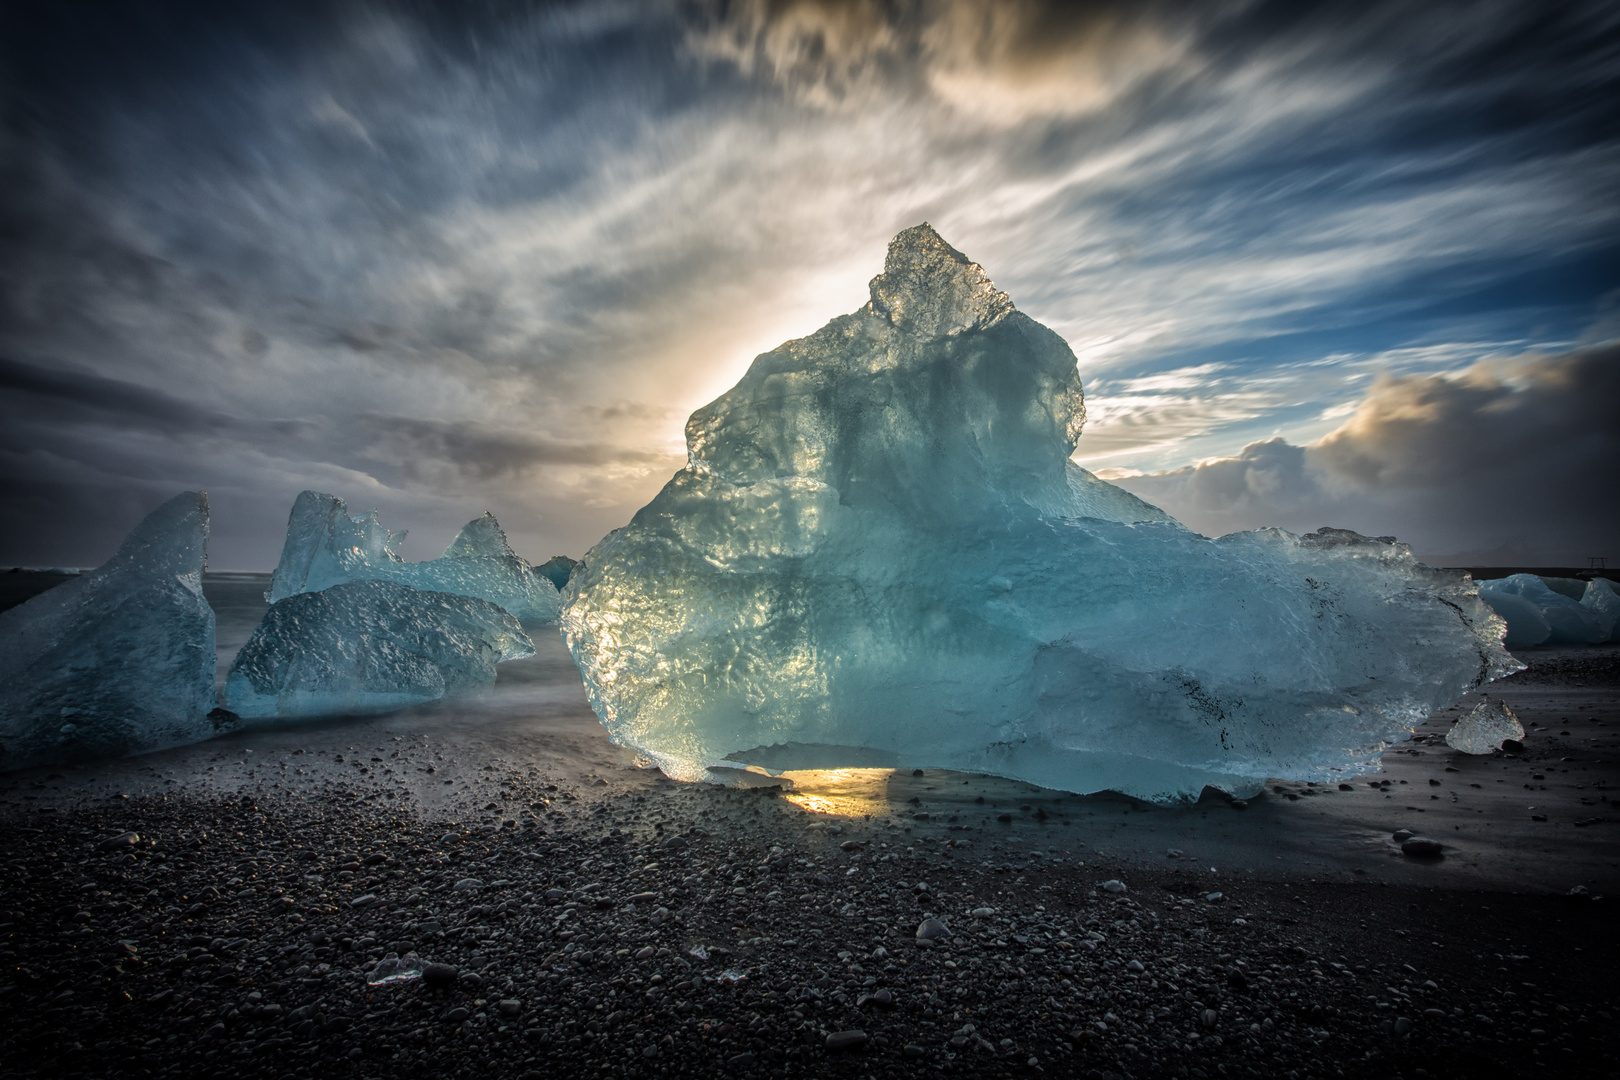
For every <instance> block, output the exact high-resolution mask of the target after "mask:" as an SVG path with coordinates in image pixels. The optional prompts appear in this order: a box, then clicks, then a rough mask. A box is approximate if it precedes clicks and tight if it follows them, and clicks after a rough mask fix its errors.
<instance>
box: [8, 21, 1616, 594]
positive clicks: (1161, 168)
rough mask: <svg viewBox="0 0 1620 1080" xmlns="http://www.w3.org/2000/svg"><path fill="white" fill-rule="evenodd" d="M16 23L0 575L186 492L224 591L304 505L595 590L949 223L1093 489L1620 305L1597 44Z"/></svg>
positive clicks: (1578, 32)
mask: <svg viewBox="0 0 1620 1080" xmlns="http://www.w3.org/2000/svg"><path fill="white" fill-rule="evenodd" d="M0 18H3V19H4V20H6V21H5V22H4V24H3V27H0V49H4V50H5V52H6V55H5V58H4V62H3V63H0V93H3V94H4V98H5V106H6V107H5V109H4V110H3V111H0V182H3V183H4V185H5V189H6V191H7V198H6V199H5V200H0V353H3V355H5V356H7V357H8V358H9V362H8V365H7V367H6V368H5V371H4V377H5V378H6V379H7V380H11V381H8V382H7V384H6V385H5V386H3V387H0V395H3V400H0V408H3V409H4V410H5V413H4V415H5V416H6V417H7V420H8V427H7V431H6V433H5V435H4V437H3V439H0V458H3V460H0V469H3V475H4V476H5V477H6V478H7V479H6V488H5V490H4V491H0V519H3V520H5V521H6V522H7V524H8V528H7V532H6V537H5V543H3V544H0V560H3V559H18V560H20V559H23V558H24V555H23V553H22V551H21V550H20V549H19V548H15V545H16V544H17V543H19V542H18V541H17V540H15V539H14V538H15V537H17V536H20V535H25V533H26V534H27V535H36V536H37V535H39V534H38V533H37V530H36V531H35V532H33V533H28V532H27V531H26V530H24V531H23V532H19V531H18V530H15V529H13V528H11V527H10V523H11V522H13V521H23V520H30V519H34V518H37V517H38V516H39V515H40V514H42V513H45V514H49V513H50V512H51V510H52V507H53V505H54V507H55V509H56V510H58V511H59V514H57V515H56V519H59V520H60V521H62V522H64V523H65V524H63V526H62V529H63V530H64V531H63V532H62V533H61V535H62V536H67V537H71V538H72V539H73V543H75V544H78V545H79V548H77V549H75V550H82V551H89V550H90V549H92V548H96V546H97V544H99V545H100V550H101V551H102V553H103V554H104V553H105V551H106V550H110V546H111V544H113V543H115V542H116V539H117V536H118V535H119V534H121V532H122V531H123V529H125V528H127V527H128V525H129V524H130V523H131V522H130V521H129V520H128V518H129V515H130V514H132V513H134V509H133V508H134V506H135V504H136V503H142V500H148V501H154V502H155V501H161V499H158V498H157V496H159V495H161V494H163V493H164V491H163V489H165V488H171V487H172V488H173V489H174V490H179V489H180V488H183V487H195V486H209V487H210V491H211V493H213V494H214V495H215V499H214V505H215V508H216V529H215V547H216V551H219V552H224V553H226V554H225V556H224V561H225V562H226V563H228V564H230V565H236V566H249V565H265V564H268V563H269V562H271V561H273V559H274V556H275V551H276V549H277V548H278V547H279V535H278V531H279V522H278V519H281V518H284V515H285V505H286V504H287V503H290V500H291V498H292V496H293V495H295V494H296V492H297V490H298V489H299V488H301V487H305V486H313V487H320V488H324V489H326V490H331V491H334V492H336V493H337V494H340V495H344V496H346V497H348V498H350V500H351V502H352V503H354V504H355V505H357V506H359V505H368V504H370V503H375V504H376V505H378V506H379V507H382V508H384V509H386V510H387V511H388V514H389V519H390V520H391V521H392V522H394V523H395V524H396V525H408V526H410V527H411V528H412V529H413V530H415V535H416V536H417V537H420V536H422V535H423V534H426V536H427V537H428V538H430V539H431V538H434V537H436V536H438V535H440V534H443V535H445V536H446V538H448V535H449V534H450V533H453V531H454V528H455V527H457V526H459V524H460V523H461V522H463V521H465V520H467V518H468V517H471V516H473V515H474V514H476V513H477V512H480V511H482V510H483V509H485V508H490V509H494V510H495V511H496V512H497V513H498V514H499V515H500V516H501V518H502V520H503V522H507V524H508V528H509V531H511V532H512V533H513V536H514V540H515V541H516V542H518V543H519V544H520V546H522V545H523V544H525V543H527V544H531V545H533V546H534V547H536V548H538V549H541V550H548V549H555V550H570V551H573V552H574V553H575V554H578V553H579V552H580V551H581V550H582V549H583V548H584V546H586V545H587V544H589V543H590V542H591V541H592V540H594V539H595V538H596V537H597V536H600V535H601V534H602V533H603V532H605V531H606V530H607V529H608V528H611V527H613V526H614V525H616V524H619V523H621V522H622V521H623V520H625V519H627V518H628V517H629V516H630V514H631V513H633V511H634V510H635V508H636V507H637V506H639V505H640V504H641V503H642V502H644V501H645V499H646V498H647V497H649V496H650V494H651V492H652V491H653V490H655V489H656V488H657V486H658V485H659V484H661V483H662V482H663V480H664V479H665V478H667V476H668V473H669V471H670V470H671V469H673V468H674V467H676V466H677V465H678V464H679V462H680V450H681V443H680V438H681V420H682V418H683V417H684V416H685V414H686V413H687V412H689V411H690V410H691V409H692V408H694V407H696V406H698V405H700V404H702V403H703V402H704V401H706V400H707V399H709V398H712V397H713V396H714V395H716V394H718V393H719V392H721V391H723V390H724V389H725V388H726V387H727V386H728V385H730V383H731V382H732V381H734V380H735V378H736V377H737V376H738V375H739V374H740V373H741V371H742V370H743V368H744V366H745V365H746V363H747V361H748V359H749V358H750V357H751V355H752V354H753V353H755V352H758V351H761V350H763V349H766V348H770V347H773V346H775V345H776V344H778V343H779V342H780V341H782V340H784V339H786V338H788V337H793V336H799V335H802V334H804V333H807V332H809V331H811V330H813V329H814V328H816V327H817V326H819V325H821V324H822V323H823V322H824V321H825V320H826V319H827V318H829V317H831V316H833V315H835V314H838V313H841V312H844V311H849V310H852V309H854V308H855V307H857V306H858V305H859V304H860V303H861V302H862V301H863V300H864V285H865V282H866V279H867V278H869V277H870V276H871V275H872V274H873V273H874V272H876V270H877V269H878V268H879V266H880V264H881V259H882V254H883V245H884V243H885V241H886V240H887V238H888V237H889V236H890V235H892V234H893V233H894V232H896V231H898V230H899V229H900V228H902V227H905V226H908V225H912V224H915V223H916V222H917V221H919V220H922V219H924V218H927V219H930V220H932V221H933V222H934V224H935V225H936V226H938V227H940V228H941V229H942V230H943V232H944V233H945V235H946V236H947V238H948V239H950V240H951V241H952V242H953V243H955V244H956V245H957V246H958V247H960V248H961V249H963V250H965V251H967V252H968V253H969V254H970V255H971V256H972V257H974V258H976V259H978V260H979V261H981V262H982V263H984V264H985V265H986V267H987V268H988V269H989V270H990V272H991V274H992V275H993V276H994V277H995V279H996V280H997V283H998V284H999V285H1001V286H1002V287H1003V288H1006V289H1008V290H1009V291H1010V292H1011V293H1012V295H1013V297H1014V299H1015V300H1016V301H1017V302H1018V303H1019V305H1020V306H1021V307H1022V308H1023V309H1024V310H1026V311H1028V312H1029V313H1030V314H1032V315H1033V316H1035V317H1036V318H1039V319H1041V320H1042V321H1045V322H1048V323H1049V324H1051V325H1052V326H1053V327H1054V328H1055V329H1057V330H1058V331H1059V332H1060V333H1061V334H1063V335H1064V336H1065V337H1066V338H1067V339H1068V340H1069V341H1070V343H1071V344H1072V345H1073V346H1074V348H1075V350H1076V352H1077V354H1078V355H1079V357H1080V359H1081V364H1082V375H1083V376H1084V377H1085V379H1086V381H1087V389H1088V405H1089V406H1090V410H1091V415H1092V417H1093V419H1092V423H1091V427H1090V428H1089V429H1088V432H1087V435H1086V438H1085V440H1084V441H1083V442H1082V448H1081V452H1082V454H1083V455H1089V456H1088V457H1087V459H1086V460H1087V462H1088V464H1091V465H1093V466H1094V467H1099V468H1101V467H1107V466H1113V467H1116V468H1125V469H1138V470H1150V471H1163V470H1165V469H1167V468H1170V467H1172V466H1178V465H1182V464H1184V463H1186V462H1188V461H1191V460H1195V459H1198V458H1217V457H1223V456H1230V455H1232V454H1233V452H1234V449H1235V448H1236V447H1239V446H1242V445H1243V444H1244V443H1246V442H1247V443H1262V442H1264V441H1265V440H1266V438H1267V437H1269V436H1270V435H1271V434H1273V433H1280V434H1281V435H1282V436H1284V437H1285V440H1286V442H1287V444H1288V445H1290V446H1295V447H1300V446H1304V445H1305V444H1313V443H1314V440H1316V439H1317V438H1318V437H1319V436H1321V435H1322V434H1323V433H1325V432H1326V431H1328V430H1330V429H1331V428H1333V427H1334V426H1335V425H1337V424H1338V423H1340V422H1341V421H1342V420H1343V419H1344V417H1345V416H1346V415H1348V411H1349V410H1350V409H1351V408H1352V407H1353V406H1354V404H1355V403H1356V402H1357V401H1360V400H1361V399H1363V398H1364V397H1366V396H1367V395H1368V394H1369V392H1370V390H1371V387H1372V385H1373V382H1374V381H1375V380H1376V378H1377V377H1378V375H1379V373H1380V372H1387V373H1393V374H1396V375H1403V374H1404V375H1410V376H1425V375H1430V374H1434V373H1436V372H1447V371H1449V372H1455V371H1460V370H1463V369H1465V368H1468V367H1469V366H1470V365H1472V364H1474V363H1476V362H1477V361H1479V360H1480V359H1481V358H1482V357H1486V356H1500V355H1515V354H1519V353H1523V352H1525V351H1526V350H1527V349H1529V348H1531V347H1535V346H1542V347H1544V348H1545V350H1546V351H1549V352H1558V351H1562V350H1566V349H1568V348H1569V346H1570V345H1571V344H1572V343H1573V342H1574V341H1575V340H1576V339H1577V338H1578V337H1579V336H1580V335H1581V334H1582V333H1583V332H1584V331H1586V330H1587V329H1588V328H1590V327H1592V326H1594V325H1597V322H1598V320H1600V319H1601V318H1602V315H1601V310H1602V308H1603V305H1604V303H1606V301H1604V299H1603V298H1604V296H1605V294H1609V293H1613V292H1615V290H1620V275H1617V273H1616V271H1615V270H1614V266H1615V265H1616V259H1615V255H1616V252H1617V251H1620V209H1617V207H1616V203H1615V200H1614V199H1613V196H1612V192H1613V191H1614V190H1615V189H1616V188H1617V187H1620V151H1617V146H1616V140H1615V136H1614V134H1613V133H1614V131H1615V130H1616V128H1617V127H1620V123H1617V121H1620V116H1617V110H1620V104H1617V102H1620V94H1616V93H1615V92H1614V90H1615V86H1616V67H1617V64H1620V61H1617V60H1616V56H1617V52H1616V27H1617V16H1616V14H1615V12H1614V10H1613V8H1612V6H1609V5H1604V4H1598V3H1590V4H1565V5H1525V4H1516V3H1515V4H1510V3H1484V4H1471V5H1421V6H1414V5H1409V4H1393V3H1391V4H1363V5H1299V4H1284V3H1276V4H1272V3H1229V4H1221V3H1198V4H1192V3H1181V4H1112V3H1082V4H1076V3H1063V4H1059V3H1036V2H1031V0H1008V2H1004V3H998V4H988V3H969V2H965V0H888V2H883V3H877V2H845V3H831V2H823V3H808V2H792V0H752V2H751V0H740V2H739V0H730V2H726V3H720V2H715V3H707V2H699V0H690V2H674V0H670V2H661V0H646V2H630V3H601V2H598V3H533V4H516V3H512V4H486V5H465V4H442V5H434V4H421V3H410V4H406V3H347V4H342V3H340V4H335V5H330V4H322V5H317V4H275V5H229V6H221V5H184V4H174V3H170V4H138V5H137V4H129V5H113V6H97V7H96V8H95V9H94V10H92V9H91V8H88V7H82V6H76V5H44V4H37V5H27V4H24V5H10V6H8V7H7V8H6V9H5V12H4V14H3V15H0ZM1611 306H1612V304H1611ZM53 379H55V380H56V381H52V380H53ZM1580 422H1586V421H1585V419H1582V420H1581V421H1580ZM1390 475H1391V476H1394V475H1395V474H1393V473H1391V474H1390ZM1380 482H1385V481H1380ZM1389 482H1394V481H1389ZM255 499H259V500H262V501H264V502H265V503H266V504H268V505H273V506H275V507H276V508H277V509H276V510H275V512H274V513H270V512H261V511H259V510H257V509H255V506H256V503H255ZM53 500H54V504H53ZM142 505H144V503H142ZM109 508H116V511H117V512H113V510H112V509H109ZM1313 524H1314V523H1313ZM92 536H93V537H98V538H99V539H97V540H95V541H94V542H92V541H91V540H90V539H89V538H91V537H92ZM435 542H436V541H435ZM7 544H10V545H13V548H14V550H10V551H9V553H8V549H7V547H6V545H7ZM429 547H431V545H429ZM92 557H93V556H92V555H88V554H84V555H75V556H74V558H76V559H82V560H88V559H91V558H92ZM27 558H29V559H30V560H32V561H53V560H52V558H51V557H49V556H45V555H40V556H34V555H29V556H27ZM65 560H66V556H63V559H62V560H57V561H65ZM218 562H220V559H218V558H216V563H218Z"/></svg>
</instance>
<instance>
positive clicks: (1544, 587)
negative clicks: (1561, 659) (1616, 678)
mask: <svg viewBox="0 0 1620 1080" xmlns="http://www.w3.org/2000/svg"><path fill="white" fill-rule="evenodd" d="M1479 595H1480V598H1481V599H1483V600H1484V601H1485V602H1486V603H1487V604H1489V605H1490V606H1491V608H1492V609H1493V610H1494V611H1495V612H1496V613H1497V614H1498V615H1500V616H1502V618H1504V619H1506V620H1507V637H1506V639H1505V640H1504V644H1506V645H1507V647H1508V648H1510V649H1527V648H1531V647H1532V646H1536V645H1543V644H1547V645H1551V644H1576V645H1595V644H1597V643H1599V642H1603V641H1616V640H1620V593H1617V592H1616V589H1615V584H1614V582H1612V581H1609V580H1608V579H1607V578H1594V579H1593V580H1591V581H1581V580H1579V579H1578V578H1544V577H1539V576H1537V575H1536V574H1513V575H1511V576H1509V577H1505V578H1491V579H1488V580H1486V581H1481V582H1480V583H1479Z"/></svg>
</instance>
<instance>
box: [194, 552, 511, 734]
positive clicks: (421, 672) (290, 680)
mask: <svg viewBox="0 0 1620 1080" xmlns="http://www.w3.org/2000/svg"><path fill="white" fill-rule="evenodd" d="M532 655H534V643H533V642H531V641H530V640H529V639H528V637H527V636H525V635H524V633H523V628H522V627H521V626H520V625H518V621H517V619H515V618H514V617H513V616H512V614H511V613H510V612H508V611H506V610H504V609H502V608H500V607H498V606H497V605H495V604H492V603H490V602H489V601H487V600H480V599H477V598H475V597H467V596H457V595H453V594H450V593H439V592H422V591H420V590H418V589H413V588H411V587H410V586H408V585H401V584H399V583H397V582H391V581H360V582H352V583H349V584H343V585H333V586H331V587H329V588H326V589H323V590H321V591H320V592H313V593H299V594H296V595H294V596H290V597H288V598H287V599H285V600H278V601H276V602H275V603H274V604H272V605H271V606H270V610H269V611H267V612H265V616H264V619H263V621H261V622H260V623H259V626H258V629H256V630H254V632H253V636H252V637H251V638H249V639H248V643H247V644H246V645H244V646H242V651H241V652H240V653H238V654H237V656H236V660H235V662H234V663H232V664H231V672H230V675H229V676H228V677H227V678H226V681H225V707H226V708H227V709H229V710H230V711H231V712H234V713H236V714H237V715H238V716H241V717H243V718H244V719H257V718H263V717H271V716H358V715H364V714H369V713H383V712H391V711H393V710H394V709H399V708H403V707H404V706H406V705H415V704H420V703H422V702H425V701H435V700H437V699H439V698H441V697H444V696H445V695H447V694H457V693H464V692H467V691H476V690H479V689H483V688H487V687H489V686H493V685H494V683H495V665H496V664H498V663H500V662H501V661H503V660H515V659H519V658H521V657H525V656H532Z"/></svg>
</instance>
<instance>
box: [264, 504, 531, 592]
mask: <svg viewBox="0 0 1620 1080" xmlns="http://www.w3.org/2000/svg"><path fill="white" fill-rule="evenodd" d="M404 539H405V533H404V532H403V531H400V532H397V533H396V532H390V531H388V530H387V529H385V528H383V526H382V524H381V523H380V522H379V521H378V520H377V512H376V511H375V510H372V511H370V512H369V513H366V514H357V515H350V514H349V511H348V506H347V505H346V504H345V503H344V501H343V500H342V499H340V498H338V497H337V496H336V495H327V494H324V493H322V492H319V491H305V492H302V493H301V494H300V495H299V496H298V498H297V499H296V500H295V501H294V502H293V508H292V513H291V515H290V516H289V517H288V519H287V538H286V541H285V542H284V543H283V545H282V548H281V561H280V563H279V564H278V565H277V566H276V572H275V575H274V576H273V577H272V578H271V579H270V591H269V592H268V593H266V594H265V599H267V600H269V601H270V602H271V603H275V602H276V601H278V600H284V599H286V598H287V597H289V596H296V595H298V594H299V593H309V592H319V591H321V590H322V589H325V588H328V587H329V586H332V585H338V584H343V583H345V582H350V581H397V582H399V583H400V584H402V585H409V586H411V587H412V588H414V589H421V590H423V591H426V592H444V593H454V594H455V595H457V596H471V597H476V598H478V599H480V600H488V601H489V602H490V603H492V604H497V605H499V606H500V607H503V608H505V609H506V610H507V611H510V612H511V613H512V614H513V615H516V616H517V617H518V618H519V619H521V620H522V621H524V622H529V623H535V622H554V621H556V618H557V607H558V604H559V598H558V595H557V587H556V586H555V585H553V584H552V582H551V579H550V578H547V577H545V576H542V575H541V574H539V573H538V572H536V570H535V568H534V567H533V566H530V565H529V563H528V561H527V560H525V559H523V558H520V557H519V556H518V555H517V554H516V553H515V552H513V550H512V546H511V544H509V543H507V540H506V533H505V532H503V531H502V530H501V526H500V524H499V523H498V522H497V521H496V520H495V517H494V515H493V514H490V513H487V512H486V513H485V514H484V515H483V516H482V517H478V518H474V519H473V520H471V521H469V522H468V523H467V524H466V525H465V526H463V527H462V530H461V532H460V533H459V534H457V536H456V538H455V539H454V540H452V541H451V542H450V546H449V547H447V548H445V550H444V555H443V557H441V558H438V559H430V560H428V561H427V562H416V563H409V562H405V561H403V560H402V559H401V558H400V557H399V552H398V548H399V545H400V543H401V542H402V541H403V540H404Z"/></svg>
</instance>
